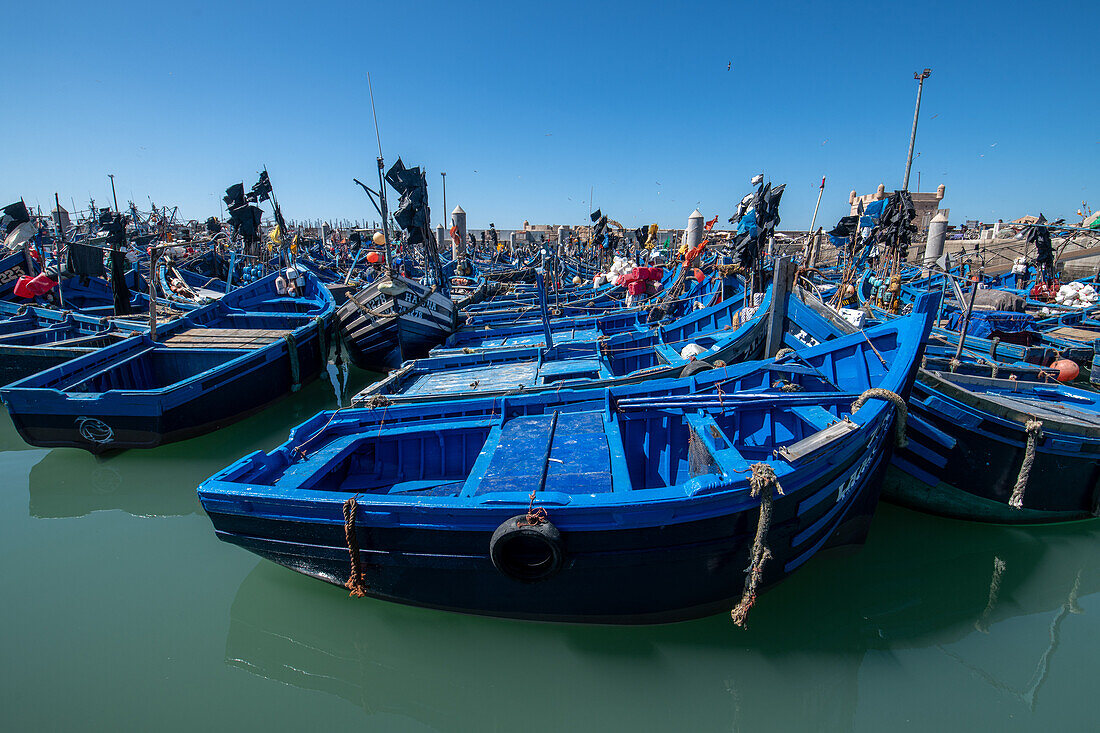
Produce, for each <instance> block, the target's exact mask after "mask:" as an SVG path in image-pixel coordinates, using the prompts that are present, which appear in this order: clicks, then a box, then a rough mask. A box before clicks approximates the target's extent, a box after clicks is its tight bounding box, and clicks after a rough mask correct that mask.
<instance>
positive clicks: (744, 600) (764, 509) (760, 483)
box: [730, 463, 783, 628]
mask: <svg viewBox="0 0 1100 733" xmlns="http://www.w3.org/2000/svg"><path fill="white" fill-rule="evenodd" d="M751 468H752V475H751V476H749V490H750V492H751V495H752V496H753V497H757V496H759V497H760V518H759V519H758V520H757V522H756V537H755V538H754V539H753V542H752V553H751V555H750V556H749V559H750V561H751V562H750V563H749V567H748V568H746V569H745V573H746V575H745V589H744V591H742V593H741V601H740V603H738V604H737V606H736V608H734V609H733V610H732V611H730V618H731V619H733V622H734V623H735V624H737V625H738V626H740V627H741V628H745V624H746V623H747V622H748V619H749V610H750V609H751V608H752V606H753V604H754V603H756V589H757V587H758V586H759V585H760V579H761V578H762V577H763V575H764V563H766V562H767V561H768V560H770V559H771V556H772V553H771V550H769V549H768V547H767V545H765V544H764V542H765V540H767V538H768V526H769V525H770V524H771V521H772V492H771V490H772V487H775V491H776V493H777V494H779V495H780V496H782V495H783V487H782V486H780V485H779V479H778V478H777V477H776V475H775V469H773V468H772V467H771V466H770V465H769V464H767V463H754V464H752V466H751Z"/></svg>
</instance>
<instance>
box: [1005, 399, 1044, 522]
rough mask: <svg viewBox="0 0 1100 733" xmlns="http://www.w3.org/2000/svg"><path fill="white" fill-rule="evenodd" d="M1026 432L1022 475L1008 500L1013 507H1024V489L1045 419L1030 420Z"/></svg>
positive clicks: (1021, 465) (1041, 435) (1040, 438)
mask: <svg viewBox="0 0 1100 733" xmlns="http://www.w3.org/2000/svg"><path fill="white" fill-rule="evenodd" d="M1024 432H1025V433H1026V434H1027V446H1026V447H1025V448H1024V460H1023V461H1022V462H1021V463H1020V475H1019V476H1017V477H1016V486H1015V487H1014V488H1013V489H1012V496H1011V497H1010V498H1009V500H1008V505H1009V506H1010V507H1012V508H1013V509H1023V508H1024V491H1026V490H1027V482H1028V480H1029V479H1030V478H1031V467H1032V466H1033V465H1034V464H1035V449H1036V447H1037V446H1038V445H1039V441H1040V440H1042V439H1043V421H1042V420H1028V421H1027V423H1026V424H1025V425H1024Z"/></svg>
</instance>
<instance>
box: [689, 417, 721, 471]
mask: <svg viewBox="0 0 1100 733" xmlns="http://www.w3.org/2000/svg"><path fill="white" fill-rule="evenodd" d="M688 473H690V474H691V476H692V477H695V476H704V475H706V474H709V473H719V470H718V463H717V462H715V460H714V456H713V455H711V452H710V449H709V448H707V445H706V443H704V442H703V439H702V438H700V437H699V433H698V432H696V430H695V428H688Z"/></svg>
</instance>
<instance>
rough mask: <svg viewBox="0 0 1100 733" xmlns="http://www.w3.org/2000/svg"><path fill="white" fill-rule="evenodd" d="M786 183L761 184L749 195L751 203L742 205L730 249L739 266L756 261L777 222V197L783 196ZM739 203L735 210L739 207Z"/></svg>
mask: <svg viewBox="0 0 1100 733" xmlns="http://www.w3.org/2000/svg"><path fill="white" fill-rule="evenodd" d="M785 188H786V184H783V185H780V186H775V187H774V188H773V187H772V185H771V184H770V183H766V184H762V185H761V186H760V188H759V189H757V191H756V193H755V194H753V195H752V201H751V204H750V205H748V206H745V200H744V199H743V200H742V202H741V206H744V215H743V216H741V218H740V220H739V221H738V222H737V234H736V236H734V238H733V249H734V251H735V252H736V253H737V260H738V262H740V263H741V265H742V266H743V267H746V268H748V267H751V266H752V265H753V263H754V262H756V259H757V257H758V256H759V254H760V250H761V248H762V247H763V246H764V243H765V242H767V240H768V237H770V236H771V235H772V233H773V232H774V231H775V227H776V226H777V225H778V224H779V201H780V199H781V198H782V197H783V190H784V189H785ZM741 206H739V207H738V211H741Z"/></svg>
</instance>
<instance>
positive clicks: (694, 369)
mask: <svg viewBox="0 0 1100 733" xmlns="http://www.w3.org/2000/svg"><path fill="white" fill-rule="evenodd" d="M713 368H714V367H713V366H711V365H710V364H708V363H707V362H705V361H700V360H699V359H696V360H695V361H689V362H688V363H687V364H685V365H684V368H683V369H681V370H680V376H681V377H690V376H692V375H695V374H699V373H700V372H708V371H710V370H711V369H713Z"/></svg>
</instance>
